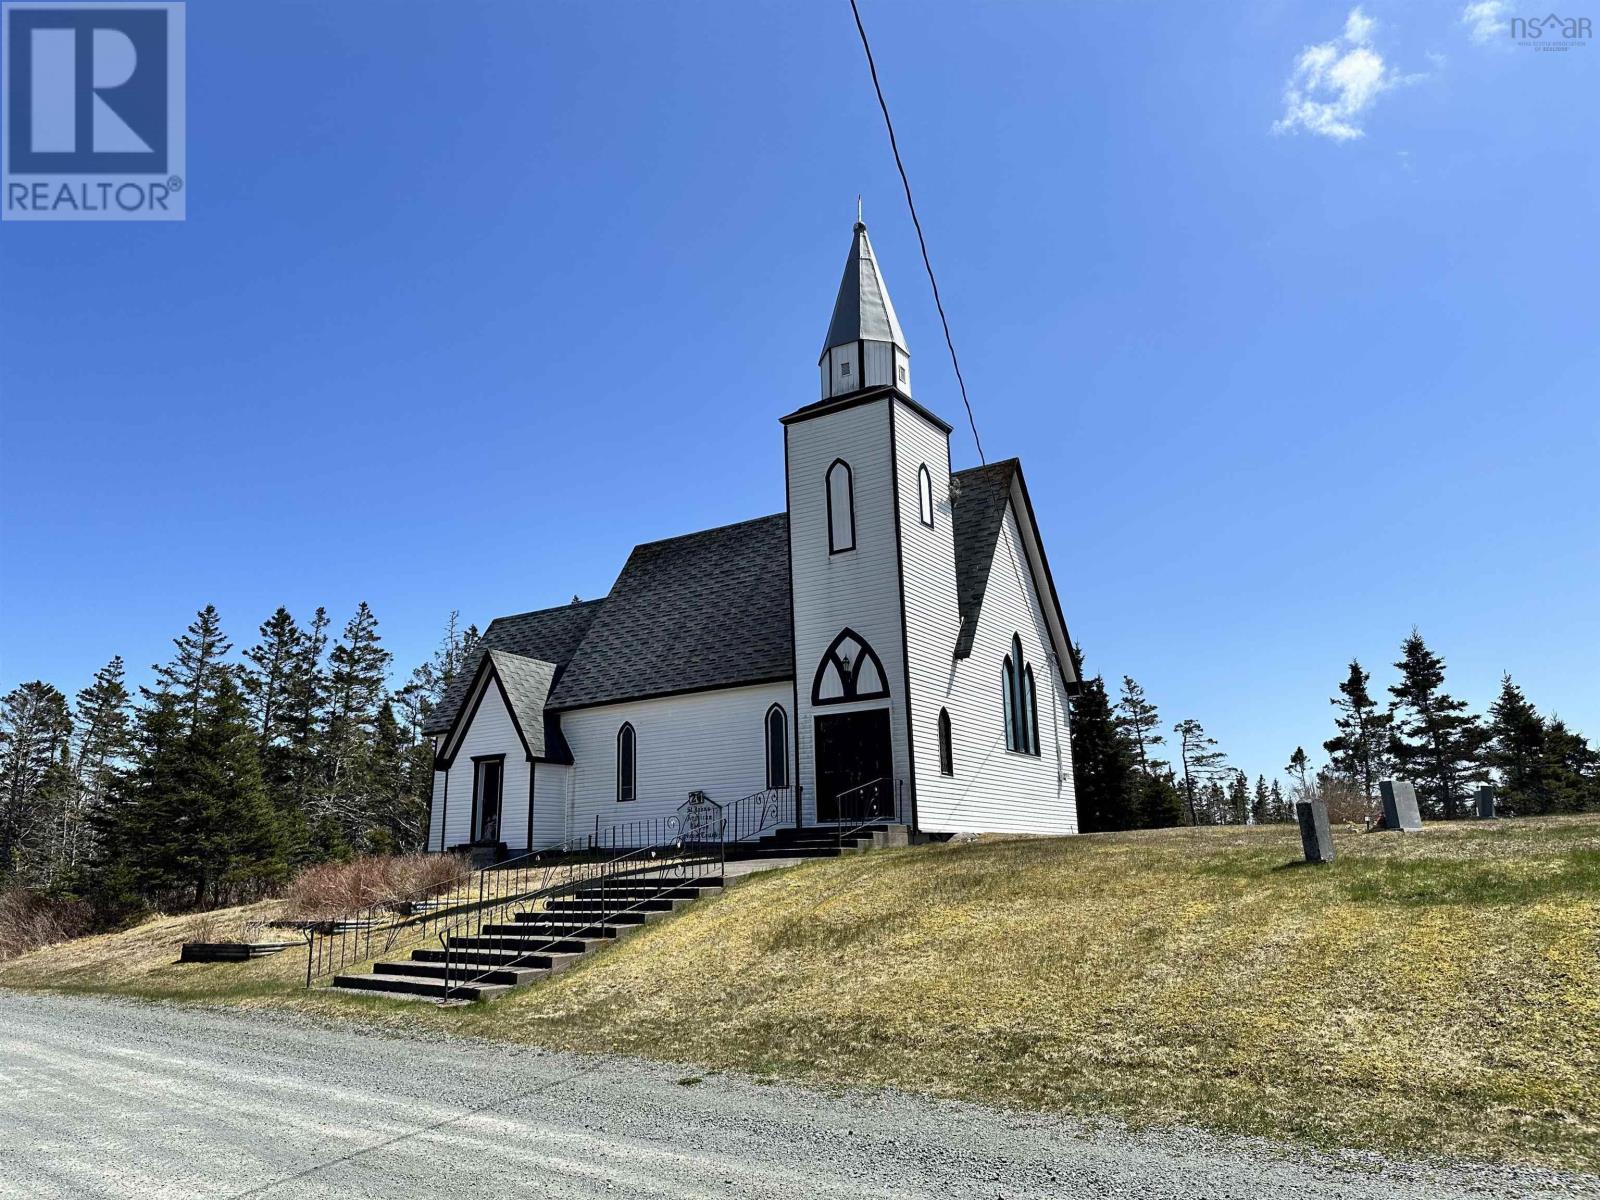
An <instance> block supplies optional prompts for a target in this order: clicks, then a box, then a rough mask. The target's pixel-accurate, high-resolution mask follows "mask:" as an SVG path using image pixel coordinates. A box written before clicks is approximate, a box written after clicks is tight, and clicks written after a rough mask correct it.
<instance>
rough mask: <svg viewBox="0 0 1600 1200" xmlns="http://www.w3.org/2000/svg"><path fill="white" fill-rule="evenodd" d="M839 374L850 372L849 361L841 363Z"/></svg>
mask: <svg viewBox="0 0 1600 1200" xmlns="http://www.w3.org/2000/svg"><path fill="white" fill-rule="evenodd" d="M839 374H841V375H848V374H850V364H849V363H847V362H846V363H840V364H839Z"/></svg>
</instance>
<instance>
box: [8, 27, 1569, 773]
mask: <svg viewBox="0 0 1600 1200" xmlns="http://www.w3.org/2000/svg"><path fill="white" fill-rule="evenodd" d="M1469 8H1470V9H1471V11H1467V9H1469ZM863 12H864V16H865V19H866V21H867V24H868V29H869V32H871V34H872V35H873V37H874V40H875V49H876V51H877V55H878V62H879V68H880V71H881V72H882V75H883V79H884V83H885V87H886V89H887V91H888V95H889V100H890V103H891V105H892V107H893V110H894V113H895V118H896V122H897V125H898V127H899V134H900V141H901V147H902V150H903V152H904V153H905V156H906V159H907V164H908V167H909V169H910V171H911V173H912V179H913V184H914V186H915V188H916V190H917V193H918V200H919V206H920V209H921V215H922V219H923V224H924V227H925V228H926V230H927V232H928V235H929V239H930V244H931V250H932V254H933V258H934V263H935V267H936V269H937V270H938V271H939V273H940V284H941V288H942V290H943V293H944V296H945V300H946V307H947V310H948V312H949V316H950V321H951V326H952V329H953V331H954V334H955V337H956V340H957V347H958V350H959V352H960V354H961V357H962V365H963V369H964V371H965V373H966V377H967V381H968V385H969V389H970V392H971V395H972V400H973V404H974V408H975V410H976V413H977V418H978V422H979V426H980V429H981V432H982V435H983V439H984V445H985V447H986V449H987V450H988V451H989V453H990V455H991V457H1004V456H1009V455H1020V456H1021V457H1022V458H1023V461H1024V464H1025V469H1026V471H1027V475H1028V479H1029V485H1030V490H1031V492H1032V495H1033V497H1034V500H1035V503H1036V505H1037V506H1038V510H1039V518H1040V521H1041V523H1042V526H1043V529H1044V532H1045V536H1046V539H1047V542H1048V546H1049V550H1050V553H1051V556H1052V560H1053V564H1054V567H1055V574H1056V578H1057V581H1058V583H1059V585H1060V589H1061V592H1062V599H1063V602H1064V605H1065V607H1066V611H1067V619H1068V622H1069V624H1070V626H1071V629H1072V632H1073V635H1074V636H1075V637H1076V638H1077V639H1078V640H1080V641H1081V642H1082V643H1083V644H1084V647H1085V649H1086V651H1087V654H1088V665H1089V667H1090V670H1091V671H1098V672H1105V673H1106V674H1107V675H1108V676H1111V677H1116V676H1120V675H1121V674H1123V673H1124V672H1126V673H1129V674H1132V675H1134V676H1135V677H1137V678H1138V679H1139V680H1141V681H1142V682H1143V683H1144V684H1145V686H1146V687H1147V689H1148V690H1149V691H1150V693H1151V695H1152V697H1153V698H1154V699H1155V700H1156V701H1157V702H1158V703H1159V704H1160V706H1161V709H1162V713H1163V715H1164V717H1165V718H1166V721H1167V723H1168V724H1169V725H1170V724H1171V723H1172V722H1173V721H1176V720H1177V719H1179V718H1180V717H1186V716H1194V717H1198V718H1199V719H1200V720H1201V721H1203V722H1204V723H1205V725H1206V726H1207V728H1208V729H1210V730H1211V732H1212V733H1213V734H1214V735H1215V736H1216V737H1218V738H1219V739H1220V741H1221V743H1222V745H1223V748H1224V749H1226V750H1227V751H1228V752H1229V753H1230V755H1231V756H1232V758H1233V760H1234V761H1235V762H1237V763H1238V764H1239V765H1240V766H1242V767H1244V768H1245V769H1247V770H1249V771H1250V772H1252V773H1255V772H1258V771H1264V772H1268V773H1273V772H1276V771H1277V770H1278V769H1280V768H1281V766H1282V764H1283V763H1284V761H1285V760H1286V759H1287V757H1288V754H1289V752H1290V750H1292V749H1293V748H1294V746H1295V745H1296V744H1297V743H1303V744H1305V745H1306V746H1307V747H1308V748H1312V747H1315V746H1316V745H1317V744H1318V743H1320V742H1321V740H1322V739H1323V738H1325V737H1326V736H1328V735H1329V733H1330V732H1331V730H1330V728H1329V715H1330V712H1329V707H1328V703H1327V697H1328V696H1330V695H1332V694H1333V692H1334V687H1335V685H1336V683H1337V682H1338V680H1339V679H1340V678H1342V676H1343V674H1344V669H1345V664H1346V663H1347V661H1348V660H1349V658H1350V657H1351V656H1352V655H1356V656H1359V657H1360V658H1361V659H1362V661H1363V662H1364V663H1366V664H1368V665H1369V666H1370V667H1371V668H1373V669H1374V673H1375V675H1376V676H1377V678H1376V679H1375V683H1380V684H1381V683H1386V682H1388V680H1389V678H1390V676H1391V674H1392V673H1391V672H1390V670H1389V668H1388V664H1389V663H1390V662H1391V661H1392V660H1393V659H1394V658H1395V657H1396V651H1397V648H1398V645H1399V642H1400V639H1401V638H1402V636H1404V634H1405V633H1406V632H1407V631H1408V630H1409V629H1410V628H1411V626H1412V625H1413V624H1416V625H1418V626H1420V628H1421V629H1422V631H1423V633H1424V635H1425V636H1426V637H1427V638H1428V639H1429V641H1430V642H1431V643H1432V644H1433V645H1434V646H1435V648H1436V649H1438V650H1439V651H1441V652H1442V653H1443V654H1444V655H1445V656H1446V657H1447V659H1448V661H1449V667H1450V677H1451V685H1452V687H1453V689H1454V690H1455V691H1456V692H1457V693H1458V694H1461V695H1463V696H1465V697H1467V698H1468V699H1470V700H1471V701H1473V702H1474V703H1475V704H1477V705H1480V706H1482V705H1486V704H1487V703H1488V701H1489V700H1490V699H1491V698H1492V695H1493V692H1494V690H1495V688H1496V685H1497V681H1498V678H1499V676H1500V673H1501V672H1502V671H1506V670H1509V671H1511V672H1513V674H1514V675H1515V676H1516V677H1517V679H1518V680H1519V681H1520V682H1521V683H1522V684H1523V685H1524V686H1525V688H1526V690H1527V691H1528V693H1529V695H1530V696H1531V698H1532V699H1533V700H1534V701H1535V702H1536V703H1537V704H1539V705H1540V706H1541V707H1542V708H1544V709H1546V710H1549V709H1555V710H1556V711H1558V712H1560V713H1561V714H1563V715H1564V716H1565V717H1567V718H1568V720H1569V721H1571V722H1572V723H1574V724H1575V725H1577V726H1579V727H1580V728H1583V729H1584V730H1586V731H1587V732H1588V733H1589V734H1590V735H1591V736H1594V735H1600V684H1597V681H1600V487H1597V484H1596V470H1595V464H1596V461H1597V451H1600V403H1597V400H1600V396H1597V391H1600V387H1597V380H1600V320H1597V317H1600V304H1597V300H1596V280H1597V279H1600V249H1597V231H1596V225H1595V216H1594V198H1595V196H1596V195H1597V194H1600V166H1597V161H1600V157H1597V155H1596V154H1595V150H1594V146H1595V125H1594V113H1595V102H1596V100H1597V99H1600V87H1597V83H1600V41H1594V40H1591V41H1590V43H1589V45H1588V46H1587V47H1583V48H1578V49H1574V50H1572V51H1570V52H1567V53H1541V52H1536V51H1533V50H1530V49H1525V48H1522V47H1519V46H1517V45H1515V44H1514V43H1513V42H1511V40H1510V39H1509V38H1508V37H1507V36H1506V35H1505V31H1504V30H1503V29H1502V28H1500V25H1501V23H1502V22H1503V21H1504V20H1506V19H1508V18H1509V17H1510V16H1513V15H1517V13H1516V10H1515V9H1514V7H1513V6H1512V5H1511V4H1494V3H1490V4H1487V5H1485V4H1475V5H1471V6H1466V5H1464V4H1463V3H1405V4H1401V3H1398V2H1389V3H1376V2H1375V3H1369V4H1366V5H1365V6H1364V7H1363V8H1362V9H1361V10H1359V11H1358V12H1357V13H1356V15H1355V16H1354V17H1352V9H1351V7H1350V6H1349V5H1348V4H1332V3H1309V2H1306V3H1297V2H1289V0H1281V2H1275V3H1262V4H1257V5H1252V6H1243V5H1239V6H1224V7H1221V8H1219V7H1217V6H1200V5H1182V6H1179V5H1156V4H1147V5H1135V4H1110V3H1100V4H1081V5H1067V4H1048V5H1046V4H1033V3H1007V4H987V5H972V6H957V5H927V4H910V3H890V2H886V0H863ZM1595 15H1596V16H1597V17H1600V13H1596V14H1595ZM188 26H189V51H188V70H189V99H188V120H189V132H188V155H189V162H188V172H189V191H188V200H189V210H188V211H189V218H188V220H187V222H185V223H183V224H170V225H161V224H121V223H118V224H13V223H7V224H4V225H0V479H3V485H0V501H3V510H0V522H3V523H0V687H7V688H9V687H10V686H12V685H14V684H15V683H16V682H18V681H20V680H25V679H31V678H35V677H39V676H42V677H44V678H46V679H49V680H51V681H53V682H55V683H56V684H58V685H59V686H61V687H62V688H64V689H66V690H69V691H71V690H75V689H76V688H78V687H80V686H82V685H83V684H84V683H85V682H87V680H88V678H89V676H90V675H91V673H92V672H93V671H94V669H95V668H96V667H97V666H99V665H100V664H101V663H103V662H104V661H105V660H106V659H108V658H110V657H111V655H113V654H119V653H120V654H122V655H124V656H125V657H126V658H127V660H128V661H129V663H130V665H131V666H132V667H133V668H134V673H135V675H136V676H140V677H142V676H143V675H144V674H145V667H146V666H147V664H149V663H153V662H156V661H158V660H164V659H165V658H166V657H167V656H168V653H169V650H170V642H169V639H170V638H171V637H172V636H173V635H174V634H175V633H177V632H178V631H179V630H181V629H182V627H183V626H184V624H185V623H186V622H187V621H188V620H189V619H190V618H191V617H192V615H193V613H194V610H195V609H196V608H197V607H199V606H200V605H201V604H204V603H206V602H211V603H215V604H216V605H217V606H218V607H219V608H220V609H221V611H222V614H223V617H224V620H225V622H226V624H227V627H228V629H229V631H230V633H231V634H232V636H233V637H234V639H235V641H236V642H238V643H240V644H241V645H243V644H245V643H247V642H248V640H249V638H250V637H251V635H252V634H253V631H254V627H255V625H256V624H257V623H258V622H259V621H260V620H261V619H262V618H264V617H265V616H266V615H267V614H268V613H269V612H270V611H271V610H272V608H273V607H275V606H276V605H278V604H286V605H288V606H289V607H290V608H291V609H292V610H293V611H294V612H295V613H297V614H298V615H301V616H307V615H309V613H310V611H311V609H312V608H313V607H315V606H316V605H317V604H324V605H326V606H328V608H329V611H330V613H331V614H332V615H333V616H334V618H335V620H336V621H339V622H342V621H343V620H344V618H345V617H346V616H347V615H348V613H349V612H350V611H351V610H352V609H353V608H354V606H355V604H356V603H357V601H359V600H362V599H365V600H367V601H369V602H370V603H371V604H372V606H373V608H374V609H375V610H376V612H377V614H378V616H379V618H380V621H381V622H382V628H383V632H384V635H385V638H386V643H387V645H388V646H389V648H390V649H391V650H393V651H394V652H395V654H396V656H397V665H399V664H404V665H405V666H406V667H407V668H409V665H410V664H411V663H412V662H414V661H416V660H417V659H419V658H421V657H422V656H423V655H425V654H426V653H427V652H428V651H429V650H430V649H431V647H432V646H433V645H434V644H435V642H436V640H437V638H438V636H439V633H440V630H441V628H442V625H443V622H444V619H445V616H446V614H447V613H448V612H449V610H451V609H452V608H459V609H460V610H461V611H462V612H463V614H464V616H465V617H466V618H467V619H469V620H473V621H477V622H478V623H479V624H480V625H481V624H483V623H486V622H487V621H488V620H489V619H490V618H492V617H493V616H495V615H496V614H499V613H504V612H516V611H522V610H525V609H530V608H536V607H541V606H544V605H549V604H555V603H560V602H562V601H565V600H567V599H568V598H570V597H571V596H572V594H573V593H574V592H576V593H578V594H580V595H582V596H584V597H592V596H598V595H602V594H604V593H605V591H606V590H607V589H608V588H609V586H610V583H611V581H612V579H613V578H614V576H615V573H616V571H617V570H618V568H619V567H620V566H621V564H622V562H623V560H624V558H625V557H626V556H627V553H628V550H629V549H630V547H631V546H632V545H633V544H634V543H636V542H639V541H645V540H649V539H653V538H658V537H664V536H670V535H673V534H677V533H683V532H687V531H690V530H694V529H698V528H703V527H707V526H712V525H717V524H722V523H726V522H730V521H735V520H741V519H744V518H747V517H752V516H757V515H761V514H764V513H768V512H774V511H777V510H779V509H781V508H782V506H783V474H782V471H783V457H782V441H781V436H780V431H779V426H778V423H777V418H778V417H779V416H780V415H781V414H783V413H785V412H788V411H790V410H792V409H794V408H795V407H797V406H799V405H800V404H803V403H805V402H807V401H809V400H811V399H813V398H814V390H815V387H816V370H815V362H816V357H817V352H818V349H819V347H820V341H821V338H822V334H823V331H824V329H825V327H826V325H827V319H828V313H829V309H830V306H831V304H832V300H833V293H834V290H835V288H836V286H837V283H838V276H839V270H840V267H841V264H842V262H843V258H844V255H845V252H846V249H847V247H848V242H849V227H850V222H851V219H852V218H853V215H854V205H855V196H856V194H857V193H858V192H860V193H863V194H864V196H865V206H866V217H867V220H868V223H869V225H870V226H871V229H872V235H873V239H874V242H875V244H876V246H877V249H878V253H879V256H880V259H881V261H882V263H883V265H884V270H885V275H886V277H887V279H888V282H889V284H890V286H891V289H892V292H893V295H894V298H895V302H896V305H897V307H898V308H899V312H900V316H901V320H902V323H903V324H904V326H905V330H906V334H907V338H908V340H909V341H910V343H911V349H912V353H913V356H914V361H915V363H916V364H917V386H918V396H919V398H920V399H921V400H923V402H924V403H926V404H928V405H930V406H931V407H932V408H934V409H935V411H938V412H940V413H942V414H943V415H944V416H946V417H947V418H949V419H950V420H952V422H955V423H957V427H958V435H959V434H960V433H961V432H962V429H963V426H962V425H961V423H960V417H961V411H960V399H959V396H958V394H957V392H956V389H955V384H954V379H953V376H952V374H951V371H950V367H949V362H948V359H947V357H946V356H945V353H944V348H943V345H942V341H941V337H940V334H939V329H938V323H937V316H936V314H935V312H934V309H933V305H932V301H931V297H930V295H929V291H928V287H927V282H926V279H925V278H924V277H923V275H922V273H921V267H920V262H919V258H918V254H917V249H916V243H915V238H914V235H913V233H912V230H911V226H910V222H909V219H908V217H907V215H906V211H905V207H904V201H903V198H902V197H901V194H900V191H899V183H898V180H897V178H896V177H895V175H894V170H893V164H892V161H891V159H890V158H889V155H888V149H887V144H886V140H885V137H884V133H883V129H882V126H881V123H880V120H879V117H878V113H877V109H876V103H875V101H874V99H873V96H872V92H871V87H870V83H869V80H868V78H867V75H866V71H865V66H864V63H863V60H862V56H861V51H860V47H859V45H858V44H857V41H856V37H855V31H854V26H853V24H852V22H851V18H850V11H849V6H848V4H847V3H845V2H844V0H839V2H838V3H815V4H766V5H752V4H748V3H737V4H733V3H729V4H709V3H706V4H695V5H655V4H645V3H624V4H612V5H598V4H579V3H563V4H540V5H533V4H526V3H522V2H511V0H506V2H504V3H495V4H488V3H470V4H469V3H458V4H439V3H432V2H429V3H421V2H411V0H386V2H384V3H381V4H379V3H372V4H369V3H357V2H355V0H341V2H340V3H338V4H325V3H309V2H308V3H279V2H273V3H265V2H251V3H240V2H239V0H227V2H222V0H192V2H191V3H190V5H189V21H188ZM955 460H956V465H957V466H958V467H959V466H964V465H971V464H973V463H975V462H976V456H975V453H974V450H973V447H972V444H971V440H970V437H967V436H958V438H957V440H956V442H955Z"/></svg>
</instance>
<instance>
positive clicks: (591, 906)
mask: <svg viewBox="0 0 1600 1200" xmlns="http://www.w3.org/2000/svg"><path fill="white" fill-rule="evenodd" d="M690 902H691V901H689V900H673V899H656V898H653V897H652V898H640V899H633V898H632V897H628V896H605V897H601V896H575V897H573V898H572V899H570V900H548V901H546V902H545V906H544V911H545V912H550V913H567V912H588V911H590V910H596V911H602V912H603V911H607V910H609V911H613V912H671V911H672V910H673V909H675V908H680V907H682V906H683V905H685V904H688V903H690Z"/></svg>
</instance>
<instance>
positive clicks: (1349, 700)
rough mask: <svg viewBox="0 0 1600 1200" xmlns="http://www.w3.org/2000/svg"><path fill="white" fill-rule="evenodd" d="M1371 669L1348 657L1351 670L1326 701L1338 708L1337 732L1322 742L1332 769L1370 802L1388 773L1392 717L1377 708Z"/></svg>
mask: <svg viewBox="0 0 1600 1200" xmlns="http://www.w3.org/2000/svg"><path fill="white" fill-rule="evenodd" d="M1371 680H1372V676H1371V674H1370V673H1368V672H1366V671H1363V670H1362V669H1361V664H1360V663H1359V662H1357V661H1356V660H1355V659H1351V660H1350V673H1349V675H1347V676H1346V677H1345V680H1344V682H1343V683H1341V684H1340V685H1339V695H1338V696H1337V697H1336V698H1334V699H1331V700H1329V701H1328V703H1329V704H1331V705H1333V706H1334V708H1336V709H1337V710H1338V712H1339V715H1338V716H1336V717H1335V718H1334V720H1333V724H1334V727H1335V728H1337V729H1338V731H1339V732H1338V734H1337V735H1335V736H1334V737H1331V738H1329V739H1328V740H1327V741H1325V742H1323V743H1322V748H1323V749H1324V750H1326V751H1327V752H1328V758H1329V761H1330V762H1331V763H1332V765H1333V769H1334V770H1335V771H1336V772H1338V773H1339V774H1340V775H1343V776H1344V777H1345V778H1346V779H1349V780H1351V781H1352V782H1353V783H1355V785H1356V786H1357V787H1359V788H1360V789H1361V791H1362V793H1363V794H1364V795H1365V796H1366V798H1367V800H1368V801H1369V802H1370V801H1371V800H1372V798H1373V797H1374V796H1376V795H1377V794H1378V783H1379V781H1381V780H1383V779H1384V778H1386V777H1387V776H1388V774H1389V726H1390V724H1391V722H1392V717H1391V716H1390V714H1389V713H1387V712H1383V711H1381V710H1380V709H1379V708H1378V702H1377V701H1376V700H1374V699H1373V698H1372V694H1371V693H1370V692H1369V691H1368V690H1367V685H1368V683H1370V682H1371Z"/></svg>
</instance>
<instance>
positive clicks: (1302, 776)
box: [1283, 746, 1316, 802]
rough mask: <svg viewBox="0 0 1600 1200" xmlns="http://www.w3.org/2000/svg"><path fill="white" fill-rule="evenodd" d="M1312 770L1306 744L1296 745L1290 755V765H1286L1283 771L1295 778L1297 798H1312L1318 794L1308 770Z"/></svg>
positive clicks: (1297, 799)
mask: <svg viewBox="0 0 1600 1200" xmlns="http://www.w3.org/2000/svg"><path fill="white" fill-rule="evenodd" d="M1310 770H1311V760H1310V759H1309V758H1307V757H1306V751H1305V747H1304V746H1296V747H1295V748H1294V753H1293V754H1291V755H1289V765H1288V766H1286V767H1284V769H1283V773H1284V774H1285V775H1287V776H1288V777H1289V778H1290V779H1292V780H1294V798H1295V800H1296V801H1297V802H1298V801H1302V800H1311V799H1313V798H1314V797H1315V796H1316V789H1315V788H1314V787H1312V786H1311V780H1310V778H1309V776H1308V772H1309V771H1310Z"/></svg>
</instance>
